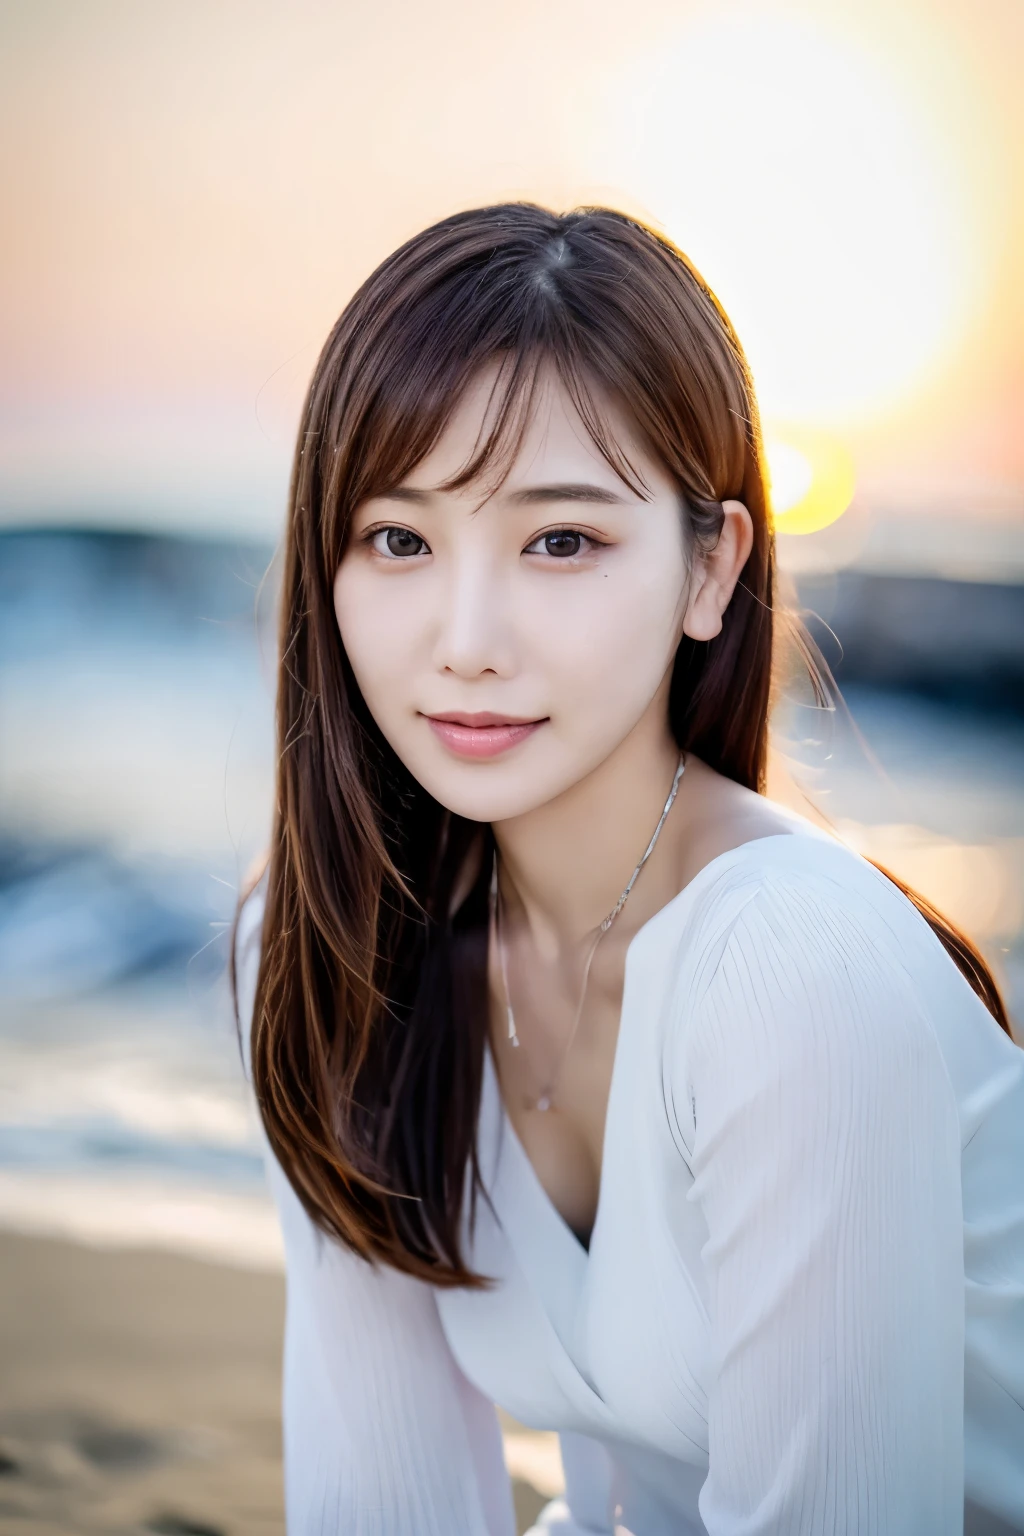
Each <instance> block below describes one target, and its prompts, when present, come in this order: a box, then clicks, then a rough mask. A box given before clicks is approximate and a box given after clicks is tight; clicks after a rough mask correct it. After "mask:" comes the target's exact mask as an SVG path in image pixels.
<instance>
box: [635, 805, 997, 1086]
mask: <svg viewBox="0 0 1024 1536" xmlns="http://www.w3.org/2000/svg"><path fill="white" fill-rule="evenodd" d="M683 895H684V896H686V895H687V893H686V892H684V893H683ZM689 897H690V899H689V900H688V901H683V902H680V904H679V910H678V912H677V913H676V914H672V913H671V911H670V909H666V912H665V913H664V914H659V916H666V917H668V918H669V921H668V922H667V923H666V924H665V925H664V927H663V930H662V932H661V934H660V936H659V939H660V945H661V948H662V951H663V954H664V959H665V962H666V963H665V966H664V971H663V976H664V982H665V985H666V987H667V992H668V996H667V998H666V1001H667V1004H668V1007H667V1009H666V1010H665V1020H666V1025H667V1040H666V1043H667V1045H668V1046H669V1048H670V1050H671V1051H672V1052H673V1053H674V1054H676V1055H677V1059H678V1053H679V1052H682V1053H683V1054H685V1056H686V1057H687V1059H688V1060H690V1061H691V1062H692V1061H694V1060H697V1059H699V1058H701V1057H702V1056H704V1055H706V1054H707V1053H709V1052H712V1053H713V1052H716V1051H723V1050H724V1051H726V1052H728V1054H729V1055H735V1054H736V1053H738V1052H743V1051H746V1052H748V1053H751V1054H756V1055H757V1056H759V1057H761V1058H762V1059H769V1058H770V1059H772V1060H774V1061H775V1062H776V1064H780V1063H781V1062H782V1060H783V1059H784V1058H786V1057H793V1058H796V1057H800V1056H802V1055H805V1054H806V1052H807V1051H808V1049H809V1048H810V1047H811V1046H812V1045H813V1047H814V1049H815V1050H818V1049H819V1048H820V1047H821V1046H823V1045H824V1046H832V1047H833V1048H834V1049H836V1050H840V1051H841V1052H842V1053H844V1054H849V1053H850V1052H856V1051H861V1052H874V1051H875V1050H876V1049H877V1050H878V1051H881V1052H882V1054H883V1055H885V1054H886V1053H889V1054H891V1053H893V1052H898V1051H899V1050H900V1049H902V1048H903V1047H906V1046H908V1045H909V1044H910V1042H911V1041H912V1040H919V1041H921V1042H924V1043H925V1045H926V1048H928V1049H931V1048H932V1047H933V1046H934V1045H935V1039H934V1032H933V1029H932V1026H931V1023H930V1021H929V1006H928V1004H929V994H930V992H931V990H932V989H933V987H934V985H935V983H936V981H937V980H938V981H939V982H940V983H941V984H948V983H950V982H952V983H953V984H954V985H959V983H960V982H962V980H963V979H962V978H961V977H960V976H959V973H958V972H957V971H956V968H955V966H954V965H953V962H952V961H951V960H950V959H949V957H948V956H947V955H946V953H945V951H944V950H943V949H942V946H941V944H939V942H938V940H937V939H936V937H935V935H934V934H933V933H932V931H931V929H930V928H929V927H928V925H927V923H925V921H924V919H923V918H922V917H921V915H920V913H919V912H918V911H917V909H916V908H915V907H914V905H913V903H911V902H910V901H908V900H907V898H906V897H905V896H904V895H903V893H902V892H901V891H899V890H898V889H897V887H896V886H894V885H893V884H892V882H891V881H889V880H888V879H886V877H885V876H884V875H883V874H882V873H881V871H879V870H877V869H875V867H874V866H873V865H871V864H869V863H868V862H867V861H866V860H865V859H862V858H861V857H860V856H859V855H858V854H856V853H855V852H853V851H852V850H851V849H849V848H847V847H845V846H844V845H843V844H842V843H840V842H838V841H837V840H836V839H834V838H832V837H830V836H828V835H827V834H824V833H818V832H816V831H814V830H813V829H812V830H810V831H807V832H804V831H796V832H794V833H793V834H792V835H780V836H772V837H768V838H763V839H759V840H757V841H755V842H751V843H747V844H744V845H742V846H741V847H739V848H735V849H732V850H730V852H728V853H726V854H724V855H722V856H721V857H720V858H719V859H716V860H714V861H713V862H712V864H710V865H708V866H707V867H706V868H705V869H704V870H703V871H702V872H701V875H700V876H699V877H698V879H697V880H696V881H694V882H693V887H692V890H691V891H690V893H689ZM947 973H948V975H947ZM963 985H964V987H966V983H963ZM968 990H969V989H968ZM972 1002H973V994H972Z"/></svg>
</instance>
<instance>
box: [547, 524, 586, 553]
mask: <svg viewBox="0 0 1024 1536" xmlns="http://www.w3.org/2000/svg"><path fill="white" fill-rule="evenodd" d="M582 543H583V535H582V534H581V533H573V531H572V529H571V528H559V529H557V530H556V532H554V533H546V534H545V535H544V552H545V554H548V555H555V556H557V557H558V558H560V559H563V560H564V559H567V558H571V557H572V556H573V555H578V554H579V552H580V548H581V546H582Z"/></svg>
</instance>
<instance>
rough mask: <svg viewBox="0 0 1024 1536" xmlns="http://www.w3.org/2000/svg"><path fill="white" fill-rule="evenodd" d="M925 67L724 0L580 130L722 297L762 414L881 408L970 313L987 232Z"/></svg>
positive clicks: (635, 70) (907, 389) (640, 64)
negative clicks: (929, 91)
mask: <svg viewBox="0 0 1024 1536" xmlns="http://www.w3.org/2000/svg"><path fill="white" fill-rule="evenodd" d="M924 74H925V75H926V74H927V71H926V70H925V72H924ZM918 75H919V76H920V78H916V79H912V80H908V79H907V78H906V76H905V75H901V74H900V73H899V71H897V70H896V69H895V68H891V67H889V65H888V64H887V61H886V60H885V59H884V57H882V55H881V54H880V53H878V52H872V51H871V50H869V49H868V48H867V47H865V46H863V45H862V43H861V42H860V41H859V40H858V39H857V37H856V36H851V35H849V34H840V32H839V31H838V30H837V31H834V32H833V31H829V30H827V29H826V28H825V27H824V26H819V25H818V23H817V21H815V22H814V23H813V24H812V23H811V22H810V21H808V20H806V19H797V18H796V17H794V16H793V15H790V14H787V13H785V12H783V11H781V10H779V11H778V13H776V14H772V12H771V11H766V10H758V11H757V12H756V13H754V12H751V10H749V9H747V8H744V9H742V10H740V9H737V8H735V7H730V8H727V9H725V10H716V11H715V12H714V13H712V14H710V15H709V14H707V13H705V14H703V15H701V16H699V17H697V18H695V19H693V20H691V21H690V22H689V24H687V25H685V26H683V27H682V28H681V29H680V30H678V31H677V32H676V33H675V34H673V35H672V36H671V37H670V38H669V39H667V40H666V41H665V42H664V43H662V44H660V45H659V46H658V47H657V48H654V49H651V48H648V49H646V51H644V52H643V53H641V54H637V55H635V56H634V57H633V58H632V59H631V60H630V62H629V63H628V64H627V65H626V66H625V67H624V68H623V70H622V71H621V73H620V75H619V76H618V77H617V78H615V79H614V81H613V82H612V83H611V84H610V85H609V88H608V90H607V93H606V95H605V98H604V99H603V101H602V102H601V104H600V108H599V110H598V112H597V114H596V117H595V121H594V122H593V123H592V124H591V125H590V126H589V129H588V131H589V132H591V133H592V135H593V141H594V143H595V144H596V146H597V148H596V149H595V150H594V151H593V154H594V156H595V163H597V164H598V165H599V167H600V171H601V173H602V174H603V175H606V176H609V177H610V178H611V179H612V180H613V181H614V182H615V184H617V185H619V184H621V185H622V186H623V187H625V188H630V189H632V191H633V193H634V195H635V197H636V198H638V199H639V200H640V202H641V203H642V205H643V206H644V207H645V209H646V211H647V212H648V214H649V216H650V217H652V218H653V219H654V220H655V221H656V222H658V223H659V224H660V225H661V226H662V227H663V228H664V229H665V230H666V231H667V232H668V233H669V234H670V235H671V236H672V237H673V238H674V239H675V240H676V241H677V242H678V243H679V244H680V245H681V247H682V248H683V249H684V250H685V251H686V252H687V254H688V255H689V256H690V257H691V258H692V259H693V260H694V261H695V262H696V263H697V265H698V267H699V268H700V269H701V270H702V272H703V273H704V275H705V276H706V277H707V278H708V280H709V281H710V282H711V284H712V286H713V287H714V288H715V290H716V292H717V293H718V295H719V297H720V298H721V299H722V301H723V303H724V304H725V306H726V308H727V309H728V311H729V313H730V315H731V317H732V319H733V321H734V323H735V325H736V327H737V330H738V332H739V335H740V338H741V340H742V341H743V344H744V346H745V348H746V350H747V353H748V356H749V357H750V360H751V364H752V367H753V370H754V375H755V380H756V383H757V386H758V392H759V395H760V398H761V403H762V408H763V410H764V411H765V412H766V414H767V415H769V416H770V417H773V418H781V419H785V420H793V421H797V422H802V423H808V422H814V423H819V424H828V425H830V426H832V427H839V428H842V427H844V426H848V425H849V424H851V423H860V422H863V421H864V420H870V419H873V418H877V417H878V416H879V415H881V414H882V413H884V412H886V411H887V410H889V409H891V408H892V407H893V406H895V405H898V404H901V403H903V402H905V401H906V400H907V399H908V398H910V397H911V396H912V395H913V394H914V392H915V391H916V390H918V389H919V388H920V386H921V385H922V383H924V382H925V381H926V380H927V379H928V377H929V374H930V372H931V371H932V370H934V369H935V368H936V367H937V366H941V365H942V364H943V363H944V362H946V361H947V360H948V358H949V356H950V353H951V351H952V350H953V349H954V348H955V346H956V345H957V343H958V342H959V341H960V340H961V338H962V337H963V335H964V333H965V330H966V329H967V327H968V326H969V325H970V323H971V320H972V318H973V316H974V314H975V310H976V304H977V295H978V292H979V289H980V286H981V285H980V278H981V276H982V274H983V271H984V268H985V265H986V260H987V256H988V251H987V248H986V244H985V238H986V236H985V229H984V226H983V225H982V224H981V223H980V222H979V220H978V219H977V218H976V217H974V210H973V209H972V207H971V195H970V189H969V186H968V184H967V178H966V177H965V176H962V175H961V174H960V172H961V170H962V169H963V163H962V158H961V157H960V155H959V153H958V151H957V149H956V148H955V146H951V144H950V143H949V142H948V141H947V136H948V137H949V138H952V137H953V136H954V135H955V132H956V125H955V123H951V122H948V121H946V120H945V119H944V117H943V112H942V110H940V108H941V106H942V104H941V102H939V101H933V102H932V103H931V106H930V107H929V106H928V104H927V103H926V102H925V98H924V96H923V95H922V94H921V91H922V85H921V80H922V78H924V76H923V75H921V72H920V71H919V72H918ZM933 85H934V91H933V94H934V95H935V96H938V95H939V94H940V92H939V84H938V83H936V82H933ZM931 108H934V109H935V110H931ZM948 116H949V114H948V112H947V114H946V117H947V118H948Z"/></svg>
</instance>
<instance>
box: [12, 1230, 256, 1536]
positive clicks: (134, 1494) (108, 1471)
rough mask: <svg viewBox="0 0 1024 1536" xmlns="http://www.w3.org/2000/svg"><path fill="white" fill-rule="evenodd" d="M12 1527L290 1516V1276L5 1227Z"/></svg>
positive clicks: (104, 1526) (170, 1531) (234, 1522)
mask: <svg viewBox="0 0 1024 1536" xmlns="http://www.w3.org/2000/svg"><path fill="white" fill-rule="evenodd" d="M0 1268H2V1271H3V1276H4V1283H3V1286H2V1287H0V1357H2V1359H3V1361H4V1369H3V1372H2V1375H0V1455H2V1458H3V1459H2V1462H0V1469H2V1471H3V1476H2V1477H0V1531H3V1532H10V1533H12V1536H13V1533H14V1532H20V1531H22V1530H25V1531H31V1532H33V1533H40V1536H41V1533H43V1532H46V1533H47V1536H57V1533H58V1532H59V1533H60V1536H65V1533H71V1532H74V1533H76V1536H77V1533H79V1532H82V1533H85V1532H90V1533H91V1532H93V1531H96V1532H99V1531H103V1532H105V1533H108V1532H115V1531H116V1532H133V1533H134V1532H154V1533H166V1536H234V1533H236V1532H237V1533H239V1536H241V1533H243V1532H244V1533H247V1536H248V1533H252V1536H278V1533H283V1532H284V1517H283V1513H282V1485H281V1453H280V1411H279V1396H280V1354H281V1331H282V1319H283V1308H284V1282H283V1279H282V1278H280V1277H279V1276H276V1275H268V1274H260V1273H255V1272H252V1271H247V1270H242V1269H230V1268H227V1267H221V1266H217V1265H213V1264H205V1263H201V1262H199V1261H197V1260H193V1259H188V1258H182V1257H179V1256H178V1255H172V1254H164V1253H149V1252H124V1251H103V1250H99V1249H93V1248H89V1247H85V1246H81V1245H77V1244H73V1243H66V1242H59V1241H52V1240H48V1239H43V1238H36V1237H24V1236H20V1235H16V1234H11V1233H4V1234H3V1235H2V1236H0Z"/></svg>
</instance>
